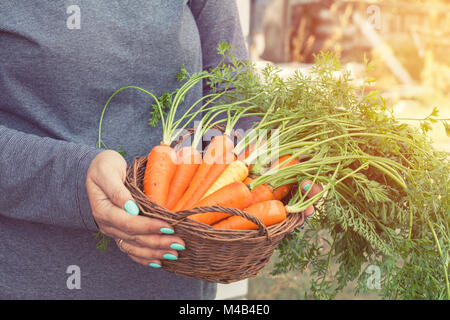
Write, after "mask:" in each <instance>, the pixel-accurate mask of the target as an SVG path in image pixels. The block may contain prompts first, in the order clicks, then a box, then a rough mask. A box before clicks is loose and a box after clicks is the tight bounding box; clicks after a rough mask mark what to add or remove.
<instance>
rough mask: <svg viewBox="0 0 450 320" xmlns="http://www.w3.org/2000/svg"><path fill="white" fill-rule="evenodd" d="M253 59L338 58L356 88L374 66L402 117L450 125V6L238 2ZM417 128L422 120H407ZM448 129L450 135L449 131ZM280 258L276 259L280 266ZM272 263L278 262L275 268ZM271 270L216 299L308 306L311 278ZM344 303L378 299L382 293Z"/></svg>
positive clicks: (438, 2)
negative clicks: (281, 301)
mask: <svg viewBox="0 0 450 320" xmlns="http://www.w3.org/2000/svg"><path fill="white" fill-rule="evenodd" d="M237 3H238V7H239V12H240V17H241V25H242V29H243V31H244V34H245V36H246V39H247V44H248V48H249V51H250V53H251V57H252V60H253V61H254V62H255V63H256V64H257V65H258V66H259V65H260V66H261V67H262V66H264V65H265V64H267V63H271V64H275V65H277V66H279V67H280V68H281V74H282V75H283V76H288V75H289V74H291V73H292V72H294V71H295V70H300V71H301V72H305V73H307V72H308V70H309V69H310V67H311V65H312V64H313V63H314V55H315V54H318V53H320V52H321V51H324V52H326V51H329V52H333V53H334V54H335V56H336V57H338V58H339V60H340V61H341V64H342V66H343V67H344V69H346V70H348V71H350V72H351V73H352V76H353V79H354V81H355V82H356V83H358V81H362V77H363V72H364V70H365V67H364V59H365V57H366V59H368V60H369V61H371V63H372V64H373V71H372V72H371V74H370V76H371V77H374V78H375V79H376V82H374V83H373V84H372V87H371V88H370V89H371V90H379V91H380V92H381V94H382V96H383V97H384V98H385V100H386V102H387V105H388V107H389V108H391V110H392V111H393V113H394V115H396V116H397V117H398V118H406V119H420V118H425V117H426V116H428V115H429V114H430V113H431V112H432V110H433V108H434V107H436V108H438V110H439V115H438V118H439V119H446V120H447V123H450V121H449V119H450V0H408V1H406V0H378V1H376V0H359V1H337V0H336V1H334V0H237ZM404 122H406V123H409V124H411V125H415V126H418V125H420V122H419V121H414V120H404ZM447 129H448V128H447ZM429 135H430V137H431V139H432V141H433V144H434V146H435V147H436V148H437V149H440V150H445V151H448V152H450V138H449V137H448V136H447V135H446V131H445V127H444V126H443V122H442V121H438V122H437V123H435V124H434V125H433V127H432V128H431V130H430V131H429ZM276 258H277V257H276V254H274V256H273V258H272V260H273V261H276ZM272 263H273V262H272ZM271 270H272V264H269V265H267V266H266V268H265V269H264V270H263V272H262V273H261V274H260V275H259V276H257V277H255V278H252V279H249V280H244V281H240V282H237V283H233V284H229V285H219V289H218V294H217V299H305V298H311V297H310V296H309V295H308V292H307V288H309V277H310V275H309V274H308V273H296V272H291V273H290V274H286V275H283V276H277V277H273V276H271V275H270V271H271ZM353 292H354V287H352V286H349V288H347V290H345V291H344V292H342V293H340V294H339V295H338V296H337V298H338V299H378V298H379V296H378V294H377V292H376V290H375V291H372V292H369V293H365V294H360V295H358V296H355V295H354V293H353Z"/></svg>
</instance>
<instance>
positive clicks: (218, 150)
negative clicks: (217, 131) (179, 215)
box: [172, 135, 234, 211]
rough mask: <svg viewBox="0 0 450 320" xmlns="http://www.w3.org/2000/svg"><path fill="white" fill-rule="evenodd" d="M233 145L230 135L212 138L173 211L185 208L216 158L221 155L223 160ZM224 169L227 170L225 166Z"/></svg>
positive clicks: (220, 157)
mask: <svg viewBox="0 0 450 320" xmlns="http://www.w3.org/2000/svg"><path fill="white" fill-rule="evenodd" d="M233 146H234V144H233V141H232V140H231V139H230V138H229V137H228V135H221V136H216V137H214V138H213V139H212V140H211V142H210V144H209V146H208V148H207V149H206V152H205V155H204V157H203V160H202V163H201V164H200V166H199V168H198V170H197V172H196V173H195V175H194V177H193V178H192V181H191V183H190V184H189V187H188V188H187V190H186V192H185V193H184V194H183V196H182V197H181V199H180V200H179V201H178V202H177V204H176V205H175V206H174V207H173V209H172V210H173V211H180V210H182V209H183V208H185V205H186V203H187V202H188V201H190V200H191V199H192V196H193V195H194V193H196V191H197V189H198V188H199V187H200V186H201V185H202V184H203V183H204V180H205V179H206V177H207V176H209V174H208V172H209V170H210V169H211V167H213V165H214V163H217V162H218V161H217V159H216V158H218V157H219V159H220V161H222V162H223V158H224V156H223V155H224V154H227V155H228V152H231V151H232V150H233ZM223 169H224V170H225V168H223ZM217 177H218V176H216V177H215V179H217ZM208 187H209V186H208ZM205 192H206V190H205ZM202 195H203V194H202ZM202 195H201V196H202ZM201 196H200V197H201ZM199 199H200V198H198V199H196V200H194V201H193V203H195V202H196V201H198V200H199ZM191 202H192V201H191ZM190 204H191V203H190Z"/></svg>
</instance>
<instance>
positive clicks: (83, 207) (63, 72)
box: [0, 0, 247, 299]
mask: <svg viewBox="0 0 450 320" xmlns="http://www.w3.org/2000/svg"><path fill="white" fill-rule="evenodd" d="M73 4H76V5H75V6H71V5H73ZM218 41H226V42H229V43H232V44H233V45H234V46H235V47H236V50H235V51H234V52H233V53H234V54H235V55H236V56H238V57H239V58H241V59H247V53H246V49H245V44H244V40H243V37H242V32H241V29H240V25H239V19H238V13H237V9H236V4H235V1H234V0H233V1H232V0H226V1H225V0H191V1H190V3H187V0H135V1H117V0H96V1H88V0H77V1H65V0H39V1H34V2H33V4H31V2H30V1H25V0H18V1H1V2H0V299H17V298H25V299H212V298H214V297H215V290H216V286H215V284H212V283H206V282H202V281H197V280H191V279H187V278H183V277H180V276H176V275H174V274H172V273H169V272H166V271H164V270H162V269H157V270H156V269H152V268H150V267H145V266H142V265H139V264H137V263H135V262H133V261H132V260H131V259H129V258H128V256H127V255H125V254H124V253H122V252H121V251H119V250H118V248H117V246H116V245H115V243H114V242H112V243H111V244H110V245H109V247H108V249H107V251H106V252H104V253H101V252H99V251H98V250H97V249H96V243H97V239H95V238H94V237H93V233H95V232H97V231H98V229H97V227H96V225H95V222H94V220H93V217H92V213H91V208H90V205H89V202H88V198H87V194H86V188H85V180H86V173H87V169H88V167H89V165H90V163H91V161H92V159H93V158H94V157H95V156H96V155H97V154H98V152H99V150H97V149H96V147H95V146H96V139H97V129H98V121H99V117H100V113H101V110H102V108H103V105H104V104H105V102H106V100H107V99H108V97H109V96H110V95H111V94H112V93H113V92H114V91H115V90H117V89H118V88H120V87H123V86H126V85H135V86H140V87H143V88H145V89H147V90H149V91H151V92H153V93H154V94H155V95H157V96H158V95H160V94H162V93H163V92H164V91H166V90H169V91H171V90H174V89H175V88H177V87H178V86H179V83H177V82H176V81H175V78H174V76H175V74H176V73H177V72H178V71H179V70H180V67H181V65H182V64H185V66H186V68H187V70H188V71H189V72H196V71H200V70H201V69H202V68H207V67H211V66H214V65H215V64H216V63H217V62H218V57H217V56H216V54H215V52H216V51H215V50H216V45H217V42H218ZM201 95H202V87H201V86H197V87H195V88H194V89H193V90H192V92H191V93H190V94H189V95H188V96H187V98H186V103H185V104H184V105H183V106H184V107H186V106H187V105H189V103H192V102H193V101H195V100H197V99H198V98H199V97H200V96H201ZM151 104H152V101H151V98H150V97H149V96H147V95H145V94H144V93H141V92H139V91H136V90H135V91H133V90H129V91H123V92H121V93H120V94H119V95H117V96H116V98H115V99H114V100H113V102H112V103H111V105H110V106H109V109H108V110H107V112H106V115H105V119H104V122H103V134H102V135H103V138H104V141H105V143H106V144H107V145H108V147H109V148H111V149H116V148H118V147H119V146H121V145H122V146H123V147H124V149H125V151H126V152H127V160H128V162H130V160H131V159H132V158H133V157H134V156H137V155H145V154H147V153H148V152H149V150H150V148H151V147H152V146H153V145H156V144H158V143H159V141H160V140H161V128H160V127H158V128H155V129H153V128H151V127H150V126H149V125H148V122H147V119H148V118H149V110H150V105H151Z"/></svg>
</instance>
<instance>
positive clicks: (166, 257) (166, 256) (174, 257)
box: [163, 253, 178, 260]
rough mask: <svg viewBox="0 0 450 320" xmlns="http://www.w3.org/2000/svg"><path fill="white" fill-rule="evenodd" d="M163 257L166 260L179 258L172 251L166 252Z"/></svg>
mask: <svg viewBox="0 0 450 320" xmlns="http://www.w3.org/2000/svg"><path fill="white" fill-rule="evenodd" d="M163 258H164V259H166V260H178V258H177V256H174V255H173V254H171V253H166V254H164V255H163Z"/></svg>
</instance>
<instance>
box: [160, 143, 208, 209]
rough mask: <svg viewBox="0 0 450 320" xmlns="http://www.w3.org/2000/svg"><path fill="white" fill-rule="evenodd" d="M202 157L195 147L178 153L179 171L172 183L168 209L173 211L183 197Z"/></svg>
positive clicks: (167, 204) (186, 148) (185, 148)
mask: <svg viewBox="0 0 450 320" xmlns="http://www.w3.org/2000/svg"><path fill="white" fill-rule="evenodd" d="M201 162H202V155H201V154H200V152H199V151H198V150H197V149H196V148H194V147H184V148H181V149H180V150H178V152H177V169H176V171H175V173H174V175H173V178H172V181H171V182H170V190H169V194H168V196H167V203H166V208H167V209H169V210H171V209H172V208H173V207H174V206H175V204H176V203H177V202H178V200H180V198H181V197H182V196H183V193H184V192H185V191H186V189H187V188H188V186H189V183H190V182H191V180H192V178H193V176H194V175H195V173H196V172H197V169H198V167H199V166H200V163H201Z"/></svg>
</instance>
